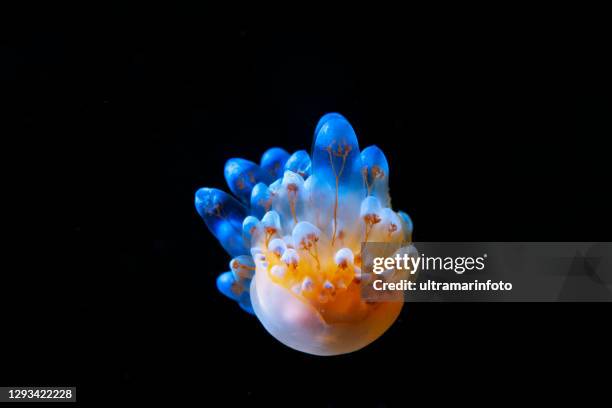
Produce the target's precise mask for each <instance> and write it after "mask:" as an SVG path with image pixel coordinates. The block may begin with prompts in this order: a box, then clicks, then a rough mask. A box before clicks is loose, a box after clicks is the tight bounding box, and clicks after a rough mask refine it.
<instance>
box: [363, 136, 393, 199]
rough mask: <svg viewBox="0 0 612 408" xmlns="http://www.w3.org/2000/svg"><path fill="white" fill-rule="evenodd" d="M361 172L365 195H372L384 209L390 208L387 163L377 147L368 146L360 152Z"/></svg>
mask: <svg viewBox="0 0 612 408" xmlns="http://www.w3.org/2000/svg"><path fill="white" fill-rule="evenodd" d="M361 166H362V168H361V172H362V176H363V180H364V183H365V186H366V190H367V194H368V195H370V194H372V195H374V196H376V198H378V200H379V201H380V202H381V204H382V205H383V206H385V207H390V206H391V198H390V196H389V163H388V162H387V158H386V157H385V154H384V153H383V151H382V150H380V149H379V148H378V146H368V147H366V148H365V149H364V150H363V151H362V152H361Z"/></svg>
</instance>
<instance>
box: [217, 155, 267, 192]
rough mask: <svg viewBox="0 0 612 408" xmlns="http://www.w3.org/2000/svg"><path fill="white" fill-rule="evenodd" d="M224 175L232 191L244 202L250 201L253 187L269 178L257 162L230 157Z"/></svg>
mask: <svg viewBox="0 0 612 408" xmlns="http://www.w3.org/2000/svg"><path fill="white" fill-rule="evenodd" d="M224 175H225V181H226V182H227V185H228V186H229V188H230V191H231V192H232V193H234V195H235V196H236V197H238V198H239V199H240V200H241V201H242V202H244V203H248V202H249V201H250V199H251V191H252V190H253V187H255V185H256V184H257V183H259V182H261V181H264V180H266V179H267V177H266V175H265V173H264V171H263V170H262V169H261V168H260V167H259V166H258V165H257V164H255V163H253V162H252V161H249V160H245V159H240V158H234V159H229V160H228V161H227V162H226V163H225V170H224Z"/></svg>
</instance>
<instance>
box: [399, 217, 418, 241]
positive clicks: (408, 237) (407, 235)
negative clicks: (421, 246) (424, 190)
mask: <svg viewBox="0 0 612 408" xmlns="http://www.w3.org/2000/svg"><path fill="white" fill-rule="evenodd" d="M397 215H398V216H399V218H400V221H401V223H402V231H403V232H404V242H412V231H413V230H414V226H413V224H412V219H411V218H410V216H409V215H408V214H406V213H405V212H403V211H398V212H397Z"/></svg>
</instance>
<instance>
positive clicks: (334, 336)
mask: <svg viewBox="0 0 612 408" xmlns="http://www.w3.org/2000/svg"><path fill="white" fill-rule="evenodd" d="M225 179H226V181H227V184H228V186H229V190H230V191H231V192H232V193H233V195H234V196H235V197H236V198H234V197H233V196H231V195H230V194H227V193H225V192H223V191H221V190H217V189H215V188H201V189H199V190H198V191H197V192H196V195H195V206H196V209H197V211H198V213H199V214H200V216H201V217H202V219H203V220H204V222H205V223H206V226H207V227H208V229H209V230H210V231H211V232H212V233H213V235H214V236H215V237H216V238H217V239H218V240H219V242H220V243H221V245H222V246H223V248H224V249H225V250H226V251H227V252H228V253H229V254H230V255H231V256H232V257H233V259H232V260H231V261H230V263H229V269H230V270H229V271H228V272H224V273H222V274H221V275H219V277H218V278H217V287H218V289H219V291H221V293H223V294H224V295H225V296H227V297H229V298H231V299H233V300H235V301H236V302H238V304H239V305H240V307H241V308H242V309H244V310H245V311H247V312H249V313H253V314H255V315H256V316H257V318H258V319H259V320H260V321H261V323H262V324H263V326H264V327H265V328H266V329H267V330H268V332H270V334H272V336H274V337H275V338H276V339H278V340H279V341H281V342H282V343H284V344H285V345H287V346H289V347H291V348H293V349H296V350H299V351H303V352H305V353H310V354H316V355H335V354H343V353H350V352H352V351H355V350H359V349H360V348H362V347H364V346H366V345H368V344H369V343H371V342H372V341H374V340H375V339H377V338H378V337H379V336H381V335H382V334H383V333H384V332H385V331H386V330H387V329H388V328H389V327H390V326H391V325H392V324H393V322H394V321H395V319H396V318H397V316H398V315H399V313H400V310H401V308H402V306H403V302H401V301H400V302H392V301H389V302H376V303H370V302H365V301H363V300H362V298H361V296H360V284H361V282H362V281H363V280H364V279H366V278H367V277H366V276H365V273H364V274H362V273H361V269H360V267H361V254H360V251H361V243H362V242H391V243H396V244H401V245H403V244H409V243H410V241H411V235H412V222H411V220H410V217H409V216H408V215H407V214H406V213H404V212H402V211H397V212H396V211H393V210H392V209H391V200H390V197H389V165H388V163H387V159H386V158H385V155H384V153H383V152H382V151H381V150H380V149H379V148H378V147H376V146H370V147H367V148H365V149H364V150H363V151H360V150H359V144H358V142H357V136H356V135H355V131H354V130H353V128H352V126H351V125H350V123H349V122H348V121H347V120H346V119H345V118H344V117H343V116H342V115H340V114H337V113H329V114H327V115H325V116H323V117H322V118H321V120H320V121H319V123H318V125H317V127H316V129H315V134H314V145H313V149H312V152H311V154H310V155H309V154H308V153H307V152H306V151H304V150H299V151H297V152H295V153H293V154H292V155H290V154H289V153H287V152H286V151H285V150H283V149H281V148H278V147H273V148H271V149H269V150H267V151H266V152H265V153H264V154H263V156H262V157H261V161H260V163H259V164H256V163H253V162H251V161H249V160H245V159H230V160H228V161H227V163H226V165H225Z"/></svg>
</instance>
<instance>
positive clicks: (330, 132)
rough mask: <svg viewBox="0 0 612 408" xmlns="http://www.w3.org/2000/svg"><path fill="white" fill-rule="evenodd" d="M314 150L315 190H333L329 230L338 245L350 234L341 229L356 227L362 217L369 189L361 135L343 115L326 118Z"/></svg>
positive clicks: (319, 131)
mask: <svg viewBox="0 0 612 408" xmlns="http://www.w3.org/2000/svg"><path fill="white" fill-rule="evenodd" d="M317 128H318V131H317V133H316V135H315V141H314V145H313V149H312V177H313V178H314V179H313V188H314V189H316V190H332V193H333V205H332V207H331V209H323V208H322V209H321V210H322V211H328V212H330V211H331V220H332V222H331V223H330V224H331V225H330V226H329V228H328V230H327V231H326V232H327V233H328V234H329V236H330V237H331V239H332V245H334V244H335V241H336V237H337V236H338V235H340V236H342V235H346V234H347V233H350V231H342V230H340V228H339V227H340V226H345V225H349V224H353V223H352V222H351V221H352V220H355V219H356V218H357V217H358V215H359V206H360V204H361V200H362V199H363V198H364V197H365V186H364V183H363V177H362V174H361V156H360V151H359V142H358V141H357V135H356V134H355V131H354V130H353V127H352V126H351V124H350V123H349V122H348V121H347V120H346V118H344V117H343V116H342V115H340V114H330V115H326V116H325V117H324V118H323V119H321V121H320V122H319V125H318V126H317Z"/></svg>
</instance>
